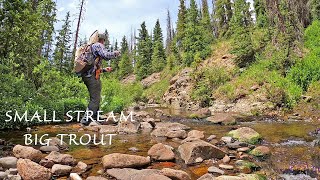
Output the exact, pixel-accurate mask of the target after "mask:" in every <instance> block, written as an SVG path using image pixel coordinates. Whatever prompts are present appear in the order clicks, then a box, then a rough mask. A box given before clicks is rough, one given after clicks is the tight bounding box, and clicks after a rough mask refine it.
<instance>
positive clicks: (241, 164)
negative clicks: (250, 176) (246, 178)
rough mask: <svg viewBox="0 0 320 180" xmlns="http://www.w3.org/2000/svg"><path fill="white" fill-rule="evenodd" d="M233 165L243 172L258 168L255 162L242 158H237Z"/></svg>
mask: <svg viewBox="0 0 320 180" xmlns="http://www.w3.org/2000/svg"><path fill="white" fill-rule="evenodd" d="M235 166H236V167H237V168H238V169H239V170H240V171H241V172H243V173H251V172H252V171H256V170H258V169H260V167H259V166H258V165H256V164H255V163H253V162H249V161H244V160H237V161H236V162H235Z"/></svg>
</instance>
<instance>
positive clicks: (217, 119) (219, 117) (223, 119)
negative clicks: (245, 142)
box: [207, 113, 236, 125]
mask: <svg viewBox="0 0 320 180" xmlns="http://www.w3.org/2000/svg"><path fill="white" fill-rule="evenodd" d="M207 121H209V122H212V123H214V124H223V125H233V124H236V118H235V117H233V116H232V115H231V114H226V113H216V114H215V115H214V116H210V117H208V118H207Z"/></svg>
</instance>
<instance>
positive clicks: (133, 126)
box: [118, 121, 140, 134]
mask: <svg viewBox="0 0 320 180" xmlns="http://www.w3.org/2000/svg"><path fill="white" fill-rule="evenodd" d="M139 127H140V123H138V122H135V123H133V122H130V121H122V122H120V123H119V124H118V132H119V133H120V134H135V133H138V130H139Z"/></svg>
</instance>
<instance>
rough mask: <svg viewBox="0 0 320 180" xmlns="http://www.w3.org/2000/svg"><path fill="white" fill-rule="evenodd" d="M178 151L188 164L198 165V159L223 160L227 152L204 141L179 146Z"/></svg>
mask: <svg viewBox="0 0 320 180" xmlns="http://www.w3.org/2000/svg"><path fill="white" fill-rule="evenodd" d="M178 151H179V153H180V156H181V158H182V159H183V160H184V161H185V163H186V164H194V163H196V159H197V158H199V157H200V158H202V159H203V160H206V159H211V158H219V159H221V158H223V157H224V155H225V152H223V151H222V150H221V149H219V148H218V147H216V146H214V145H212V144H209V143H207V142H205V141H202V140H198V141H193V142H187V143H184V144H182V145H180V146H179V148H178Z"/></svg>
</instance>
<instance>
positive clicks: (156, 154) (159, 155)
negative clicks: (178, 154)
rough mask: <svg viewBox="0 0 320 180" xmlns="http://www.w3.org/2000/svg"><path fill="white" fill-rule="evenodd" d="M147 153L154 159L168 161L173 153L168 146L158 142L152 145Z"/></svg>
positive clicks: (172, 157) (172, 156) (171, 158)
mask: <svg viewBox="0 0 320 180" xmlns="http://www.w3.org/2000/svg"><path fill="white" fill-rule="evenodd" d="M148 155H149V156H150V157H151V158H152V159H155V160H159V161H170V160H173V159H174V153H173V151H172V150H171V148H169V147H168V146H166V145H164V144H162V143H158V144H155V145H153V146H152V147H151V148H150V149H149V151H148Z"/></svg>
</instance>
